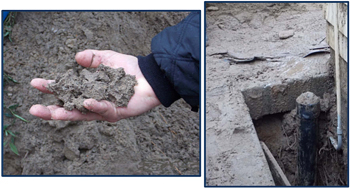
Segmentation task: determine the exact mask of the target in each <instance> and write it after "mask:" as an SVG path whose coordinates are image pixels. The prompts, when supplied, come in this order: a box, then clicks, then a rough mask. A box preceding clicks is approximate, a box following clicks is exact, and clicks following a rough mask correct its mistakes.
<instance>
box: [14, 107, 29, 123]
mask: <svg viewBox="0 0 350 188" xmlns="http://www.w3.org/2000/svg"><path fill="white" fill-rule="evenodd" d="M9 110H10V112H11V113H12V115H13V116H15V117H16V118H18V119H20V120H22V121H24V122H26V123H28V122H29V121H28V120H26V119H24V118H22V117H21V116H19V115H17V114H15V113H14V112H13V111H12V110H11V109H9Z"/></svg>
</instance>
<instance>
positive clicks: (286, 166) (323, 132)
mask: <svg viewBox="0 0 350 188" xmlns="http://www.w3.org/2000/svg"><path fill="white" fill-rule="evenodd" d="M334 97H335V96H334V94H332V95H331V94H328V93H326V94H325V95H323V98H321V109H322V111H321V114H320V116H319V118H318V123H319V131H318V135H317V137H318V138H317V139H318V142H317V143H318V145H317V146H316V147H317V157H316V158H317V171H316V183H315V185H318V186H327V185H335V184H341V183H342V182H345V178H346V177H345V176H343V173H342V167H341V165H340V163H339V162H338V161H340V155H339V156H338V155H337V153H336V152H335V151H334V149H333V148H332V146H331V144H330V142H329V140H328V136H330V135H331V132H332V131H334V130H332V129H331V127H332V124H333V123H335V122H334V120H333V119H334V118H332V116H333V115H335V114H336V113H335V111H336V109H335V105H334V102H335V98H334ZM299 121H300V120H299V119H298V117H297V114H296V109H293V110H291V111H287V112H281V113H275V114H269V115H264V116H262V117H260V118H258V119H256V120H253V123H254V126H255V129H256V132H257V134H258V137H259V140H260V141H262V142H264V143H265V144H266V145H267V147H268V148H269V150H270V151H271V153H272V155H273V157H274V158H275V159H276V161H277V163H278V165H279V166H280V167H281V169H282V171H283V172H284V174H285V175H286V177H287V179H288V180H289V182H290V184H291V185H292V186H297V185H298V184H297V183H298V177H297V174H298V171H297V170H298V169H297V165H298V158H297V157H298V134H299V133H298V130H299V129H298V127H299ZM270 168H271V167H270ZM275 178H276V177H274V179H275ZM275 182H276V180H275ZM276 186H281V185H279V184H276Z"/></svg>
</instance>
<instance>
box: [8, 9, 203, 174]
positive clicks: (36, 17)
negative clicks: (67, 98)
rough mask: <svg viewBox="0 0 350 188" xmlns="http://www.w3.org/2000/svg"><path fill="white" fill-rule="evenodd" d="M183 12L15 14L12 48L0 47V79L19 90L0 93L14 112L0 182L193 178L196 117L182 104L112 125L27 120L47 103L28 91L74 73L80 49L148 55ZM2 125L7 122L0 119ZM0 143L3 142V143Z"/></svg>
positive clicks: (196, 161) (196, 156)
mask: <svg viewBox="0 0 350 188" xmlns="http://www.w3.org/2000/svg"><path fill="white" fill-rule="evenodd" d="M188 14H189V13H188V12H20V13H18V16H17V18H16V24H15V25H14V27H13V29H12V36H11V38H12V41H13V42H10V41H9V40H8V39H5V41H4V46H3V51H4V54H3V58H4V65H3V69H4V71H5V72H6V73H7V74H8V75H9V76H11V77H12V78H14V79H15V80H17V81H18V82H19V84H14V83H12V84H7V85H5V86H4V88H3V89H4V96H3V97H4V98H3V102H4V105H6V106H11V105H12V104H19V107H18V108H17V109H16V110H17V113H18V115H20V116H22V117H23V118H25V119H27V120H28V121H29V123H25V122H22V121H20V120H16V122H15V123H14V125H11V126H10V127H9V129H10V130H11V131H13V132H18V136H17V137H16V138H15V145H16V146H17V148H18V151H19V156H17V155H16V154H14V153H13V152H12V151H11V150H10V148H9V147H4V150H3V153H2V154H3V174H4V175H21V174H22V175H39V174H43V175H59V174H60V175H94V174H99V175H135V174H138V175H179V174H183V175H198V174H199V167H200V164H199V159H200V154H199V114H198V113H195V112H191V110H190V106H189V105H187V104H186V103H185V102H184V101H183V100H179V101H177V102H175V103H174V104H173V105H172V106H171V107H169V108H164V107H162V106H159V107H157V108H155V109H152V110H151V111H149V112H147V113H145V114H142V115H140V116H137V117H133V118H128V119H124V120H121V121H118V122H116V123H107V122H101V121H91V122H70V121H66V122H65V121H45V120H41V119H39V118H36V117H34V116H32V115H30V114H29V109H30V107H31V106H32V105H34V104H43V105H52V104H55V102H56V100H57V99H56V97H55V96H54V95H49V94H45V93H41V92H40V91H38V90H36V89H35V88H33V87H31V86H30V81H31V80H32V79H33V78H45V79H52V78H56V77H58V76H60V75H61V76H62V75H64V74H65V73H66V72H67V71H68V70H69V69H76V70H79V69H81V66H80V65H78V64H77V63H76V62H75V60H74V58H72V57H74V56H75V54H76V53H77V52H79V51H83V50H85V49H96V50H114V51H117V52H119V53H124V54H129V55H134V56H137V55H148V54H149V53H151V50H150V47H151V39H152V38H153V36H155V35H156V34H158V33H159V32H160V31H162V30H163V29H165V28H166V27H168V26H171V25H175V24H177V23H179V22H180V21H181V20H182V19H183V18H185V17H186V16H187V15H188ZM3 119H4V124H10V123H11V122H12V121H13V118H8V117H5V116H4V117H3ZM4 139H5V141H6V140H8V139H9V137H5V138H4Z"/></svg>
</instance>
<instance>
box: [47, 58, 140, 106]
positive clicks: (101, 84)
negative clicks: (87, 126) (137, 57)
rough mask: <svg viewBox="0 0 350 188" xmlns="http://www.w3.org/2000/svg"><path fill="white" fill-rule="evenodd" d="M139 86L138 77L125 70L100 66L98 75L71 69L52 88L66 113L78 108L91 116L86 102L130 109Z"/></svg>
mask: <svg viewBox="0 0 350 188" xmlns="http://www.w3.org/2000/svg"><path fill="white" fill-rule="evenodd" d="M136 84H137V81H136V79H135V76H132V75H128V74H125V71H124V69H123V68H118V69H113V68H110V67H108V66H104V65H102V64H101V65H100V66H99V67H98V68H97V70H96V71H95V72H90V71H89V70H88V69H83V70H81V71H80V72H77V71H75V70H73V69H69V70H68V71H67V72H66V73H65V74H63V75H60V76H58V77H57V78H56V80H55V82H53V83H50V84H49V85H48V87H47V88H48V89H49V90H50V91H51V92H53V93H54V94H55V96H56V97H57V98H58V99H59V100H60V103H61V104H62V105H63V107H64V108H65V109H66V110H73V109H74V108H76V109H78V110H79V111H81V112H83V113H85V112H88V109H86V108H85V107H84V105H83V103H84V100H85V99H89V98H93V99H96V100H108V101H111V102H113V103H114V104H115V105H116V106H124V107H125V106H127V105H128V102H129V100H130V98H131V97H132V96H133V95H134V93H135V91H134V86H135V85H136Z"/></svg>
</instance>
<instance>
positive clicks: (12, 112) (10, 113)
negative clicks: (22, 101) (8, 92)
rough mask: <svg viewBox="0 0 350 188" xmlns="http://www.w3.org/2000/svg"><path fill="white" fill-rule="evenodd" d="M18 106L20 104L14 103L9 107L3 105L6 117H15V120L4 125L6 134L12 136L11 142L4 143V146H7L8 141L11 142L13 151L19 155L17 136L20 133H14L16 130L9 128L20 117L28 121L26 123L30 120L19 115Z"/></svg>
mask: <svg viewBox="0 0 350 188" xmlns="http://www.w3.org/2000/svg"><path fill="white" fill-rule="evenodd" d="M18 106H19V104H14V105H11V106H9V107H7V106H5V105H4V106H3V107H4V110H5V113H4V115H5V116H6V117H8V118H13V121H12V123H11V124H7V125H4V126H3V131H4V134H5V136H6V137H7V136H11V138H10V140H9V142H8V141H6V142H4V143H3V146H4V147H5V146H6V145H7V143H9V147H10V149H11V151H13V152H14V153H15V154H16V155H19V153H18V149H17V147H16V145H15V138H16V137H17V135H16V134H18V133H14V132H12V131H11V130H9V127H10V126H11V125H14V124H15V121H16V119H20V120H21V121H24V122H26V123H27V122H28V120H26V119H24V118H23V117H21V116H19V115H18V114H17V113H16V108H17V107H18Z"/></svg>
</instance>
